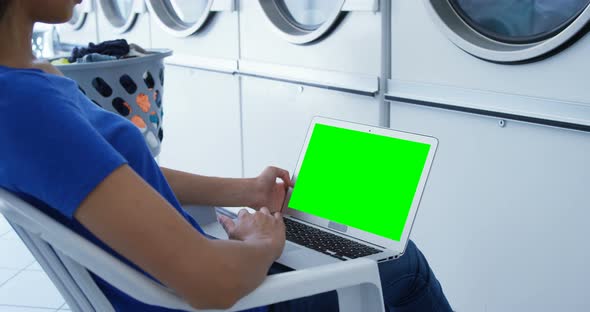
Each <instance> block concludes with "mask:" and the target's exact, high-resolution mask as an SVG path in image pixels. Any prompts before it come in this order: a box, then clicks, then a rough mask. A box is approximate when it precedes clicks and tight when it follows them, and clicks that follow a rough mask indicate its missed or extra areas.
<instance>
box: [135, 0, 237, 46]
mask: <svg viewBox="0 0 590 312" xmlns="http://www.w3.org/2000/svg"><path fill="white" fill-rule="evenodd" d="M146 2H147V5H148V8H149V10H150V12H151V13H152V15H153V16H155V17H156V20H157V21H158V23H159V24H160V26H161V27H162V28H163V29H164V30H165V31H166V32H168V33H169V34H171V35H173V36H176V37H188V36H190V35H192V34H194V33H196V32H197V31H199V30H200V29H201V28H202V27H203V26H204V24H205V22H206V21H207V20H208V18H209V17H210V16H211V15H212V13H213V12H215V11H233V10H234V9H235V8H234V6H235V1H234V0H146Z"/></svg>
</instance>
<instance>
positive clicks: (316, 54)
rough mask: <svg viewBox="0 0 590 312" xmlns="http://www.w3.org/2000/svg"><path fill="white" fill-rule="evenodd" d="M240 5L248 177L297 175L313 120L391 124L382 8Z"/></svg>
mask: <svg viewBox="0 0 590 312" xmlns="http://www.w3.org/2000/svg"><path fill="white" fill-rule="evenodd" d="M385 2H386V1H385ZM239 4H240V5H239V10H240V60H239V72H240V75H241V87H242V131H243V151H244V154H243V155H244V156H243V157H244V174H245V175H246V176H253V175H256V174H258V173H259V172H260V171H261V170H262V169H263V168H264V167H265V166H267V165H275V166H279V167H282V168H285V169H287V170H289V171H290V172H292V171H293V170H294V169H295V165H296V162H297V158H298V156H299V153H300V151H301V148H302V145H303V141H304V138H305V134H306V132H307V129H308V127H309V124H310V122H311V119H312V118H313V116H316V115H321V116H325V117H332V118H340V119H345V120H350V121H356V122H361V123H366V124H372V125H379V124H381V125H384V124H386V123H387V115H386V114H385V111H384V109H385V106H384V103H383V101H382V98H381V93H380V90H382V88H381V86H380V82H381V80H380V77H381V75H382V66H381V64H382V62H383V60H384V58H385V57H384V50H386V48H384V47H383V45H382V36H383V35H384V33H385V30H384V25H385V24H386V22H387V20H388V16H389V13H388V10H383V5H382V4H380V2H379V1H371V0H366V1H365V0H359V1H349V0H322V1H319V0H316V1H312V0H308V1H301V0H257V1H250V0H242V1H240V2H239ZM385 5H388V4H387V3H385Z"/></svg>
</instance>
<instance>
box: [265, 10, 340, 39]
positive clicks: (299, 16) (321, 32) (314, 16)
mask: <svg viewBox="0 0 590 312" xmlns="http://www.w3.org/2000/svg"><path fill="white" fill-rule="evenodd" d="M344 2H345V0H322V1H315V0H259V3H260V6H261V8H262V10H263V11H264V13H265V15H266V17H267V18H268V20H269V21H270V22H271V25H272V27H273V28H274V29H275V30H276V31H277V32H278V33H279V35H281V36H282V37H283V38H284V39H285V40H287V41H289V42H292V43H295V44H305V43H310V42H313V41H315V40H318V39H320V38H321V37H323V36H325V35H326V34H327V33H328V32H329V31H330V30H331V29H332V28H333V27H335V26H336V24H337V21H338V20H339V18H341V17H342V15H343V14H344V13H343V12H342V8H343V6H344Z"/></svg>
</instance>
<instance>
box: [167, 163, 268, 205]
mask: <svg viewBox="0 0 590 312" xmlns="http://www.w3.org/2000/svg"><path fill="white" fill-rule="evenodd" d="M161 169H162V172H163V173H164V176H165V177H166V180H168V183H169V184H170V187H171V188H172V190H173V191H174V193H175V195H176V197H177V198H178V200H179V201H180V203H181V204H182V205H207V206H226V207H238V206H252V204H253V201H254V198H255V195H256V194H254V193H255V190H256V188H255V181H254V179H233V178H217V177H206V176H201V175H197V174H192V173H188V172H183V171H178V170H173V169H169V168H164V167H161Z"/></svg>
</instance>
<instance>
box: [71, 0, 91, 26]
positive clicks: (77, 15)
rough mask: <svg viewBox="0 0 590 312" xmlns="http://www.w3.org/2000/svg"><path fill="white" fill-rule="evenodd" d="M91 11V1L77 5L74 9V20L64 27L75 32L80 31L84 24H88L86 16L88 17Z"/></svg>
mask: <svg viewBox="0 0 590 312" xmlns="http://www.w3.org/2000/svg"><path fill="white" fill-rule="evenodd" d="M91 11H92V2H91V1H90V0H89V1H85V2H82V3H80V4H78V5H76V6H75V7H74V12H73V14H72V18H71V19H70V20H69V21H68V22H67V23H65V24H64V25H65V26H66V27H67V28H69V29H73V30H78V29H80V28H82V26H84V23H85V22H86V16H88V13H90V12H91Z"/></svg>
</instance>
